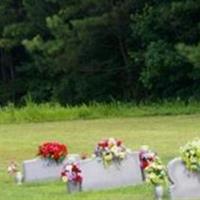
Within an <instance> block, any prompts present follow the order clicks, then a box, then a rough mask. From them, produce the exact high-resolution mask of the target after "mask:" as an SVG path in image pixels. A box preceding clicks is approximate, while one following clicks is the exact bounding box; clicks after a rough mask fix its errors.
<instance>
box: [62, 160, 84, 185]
mask: <svg viewBox="0 0 200 200" xmlns="http://www.w3.org/2000/svg"><path fill="white" fill-rule="evenodd" d="M61 177H62V180H63V182H73V183H75V184H81V183H82V180H83V178H82V175H81V169H80V166H79V165H78V164H77V163H72V164H66V165H65V166H64V167H63V170H62V172H61Z"/></svg>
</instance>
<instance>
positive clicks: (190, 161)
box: [180, 139, 200, 172]
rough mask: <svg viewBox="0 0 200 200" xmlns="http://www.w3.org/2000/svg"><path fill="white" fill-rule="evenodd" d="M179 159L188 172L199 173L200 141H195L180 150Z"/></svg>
mask: <svg viewBox="0 0 200 200" xmlns="http://www.w3.org/2000/svg"><path fill="white" fill-rule="evenodd" d="M180 153H181V159H182V161H183V162H184V164H185V166H186V168H187V169H188V170H189V171H193V172H200V140H199V139H195V140H194V141H192V142H188V143H187V144H186V145H185V146H183V147H181V148H180Z"/></svg>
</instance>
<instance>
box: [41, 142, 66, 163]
mask: <svg viewBox="0 0 200 200" xmlns="http://www.w3.org/2000/svg"><path fill="white" fill-rule="evenodd" d="M67 153H68V152H67V147H66V146H65V145H64V144H60V143H59V142H46V143H43V144H42V145H40V146H39V149H38V155H39V156H41V157H43V158H48V159H53V160H55V161H56V162H60V161H62V160H63V159H64V158H65V157H66V155H67Z"/></svg>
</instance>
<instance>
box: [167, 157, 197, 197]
mask: <svg viewBox="0 0 200 200" xmlns="http://www.w3.org/2000/svg"><path fill="white" fill-rule="evenodd" d="M168 173H169V177H170V180H171V182H172V184H171V186H170V196H171V199H173V200H174V199H177V200H189V199H190V200H192V199H200V174H199V173H193V172H190V171H188V170H187V169H186V167H185V165H184V163H183V162H182V160H181V159H180V158H176V159H174V160H172V161H171V162H170V163H169V164H168Z"/></svg>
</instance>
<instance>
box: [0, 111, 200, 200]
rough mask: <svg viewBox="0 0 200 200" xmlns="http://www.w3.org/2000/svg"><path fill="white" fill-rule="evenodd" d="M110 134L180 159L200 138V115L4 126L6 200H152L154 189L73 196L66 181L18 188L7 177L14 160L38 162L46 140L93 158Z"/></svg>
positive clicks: (1, 161) (1, 158)
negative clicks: (188, 144)
mask: <svg viewBox="0 0 200 200" xmlns="http://www.w3.org/2000/svg"><path fill="white" fill-rule="evenodd" d="M110 136H112V137H116V138H120V139H122V140H123V141H124V143H125V144H126V146H127V147H130V148H132V149H134V150H137V149H138V148H139V147H140V146H141V145H143V144H148V145H149V146H150V147H152V148H153V149H154V150H156V151H157V152H158V153H159V155H160V157H161V158H162V159H163V160H164V162H165V163H167V162H168V161H169V160H170V159H172V158H173V157H174V156H177V155H179V147H180V146H181V145H183V144H185V143H186V142H187V141H189V140H192V139H193V138H196V137H200V115H182V116H181V115H180V116H179V115H178V116H154V117H135V118H115V119H96V120H76V121H66V122H51V123H50V122H48V123H36V124H34V123H29V124H4V125H0V200H63V199H66V200H67V199H70V200H79V199H85V200H114V199H117V200H130V199H132V200H152V199H153V192H152V190H153V189H152V187H150V186H148V185H143V186H137V187H126V188H120V189H114V190H108V191H101V192H86V193H80V194H75V195H68V194H66V191H65V185H64V184H63V183H62V182H56V183H55V182H54V183H42V184H41V183H40V184H25V185H22V186H16V185H15V184H14V183H13V181H12V179H11V178H10V177H9V176H8V175H7V173H6V168H7V164H8V162H9V161H10V160H13V159H15V160H17V161H18V162H19V163H21V161H22V160H25V159H31V158H33V157H34V156H35V154H36V151H37V146H38V145H39V144H40V143H41V142H43V141H46V140H58V141H61V142H63V143H66V144H67V145H68V148H69V152H70V153H76V152H77V153H88V154H91V153H92V152H93V149H94V146H95V143H96V142H97V141H98V140H100V139H102V138H105V137H110ZM165 199H168V197H166V198H165Z"/></svg>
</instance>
